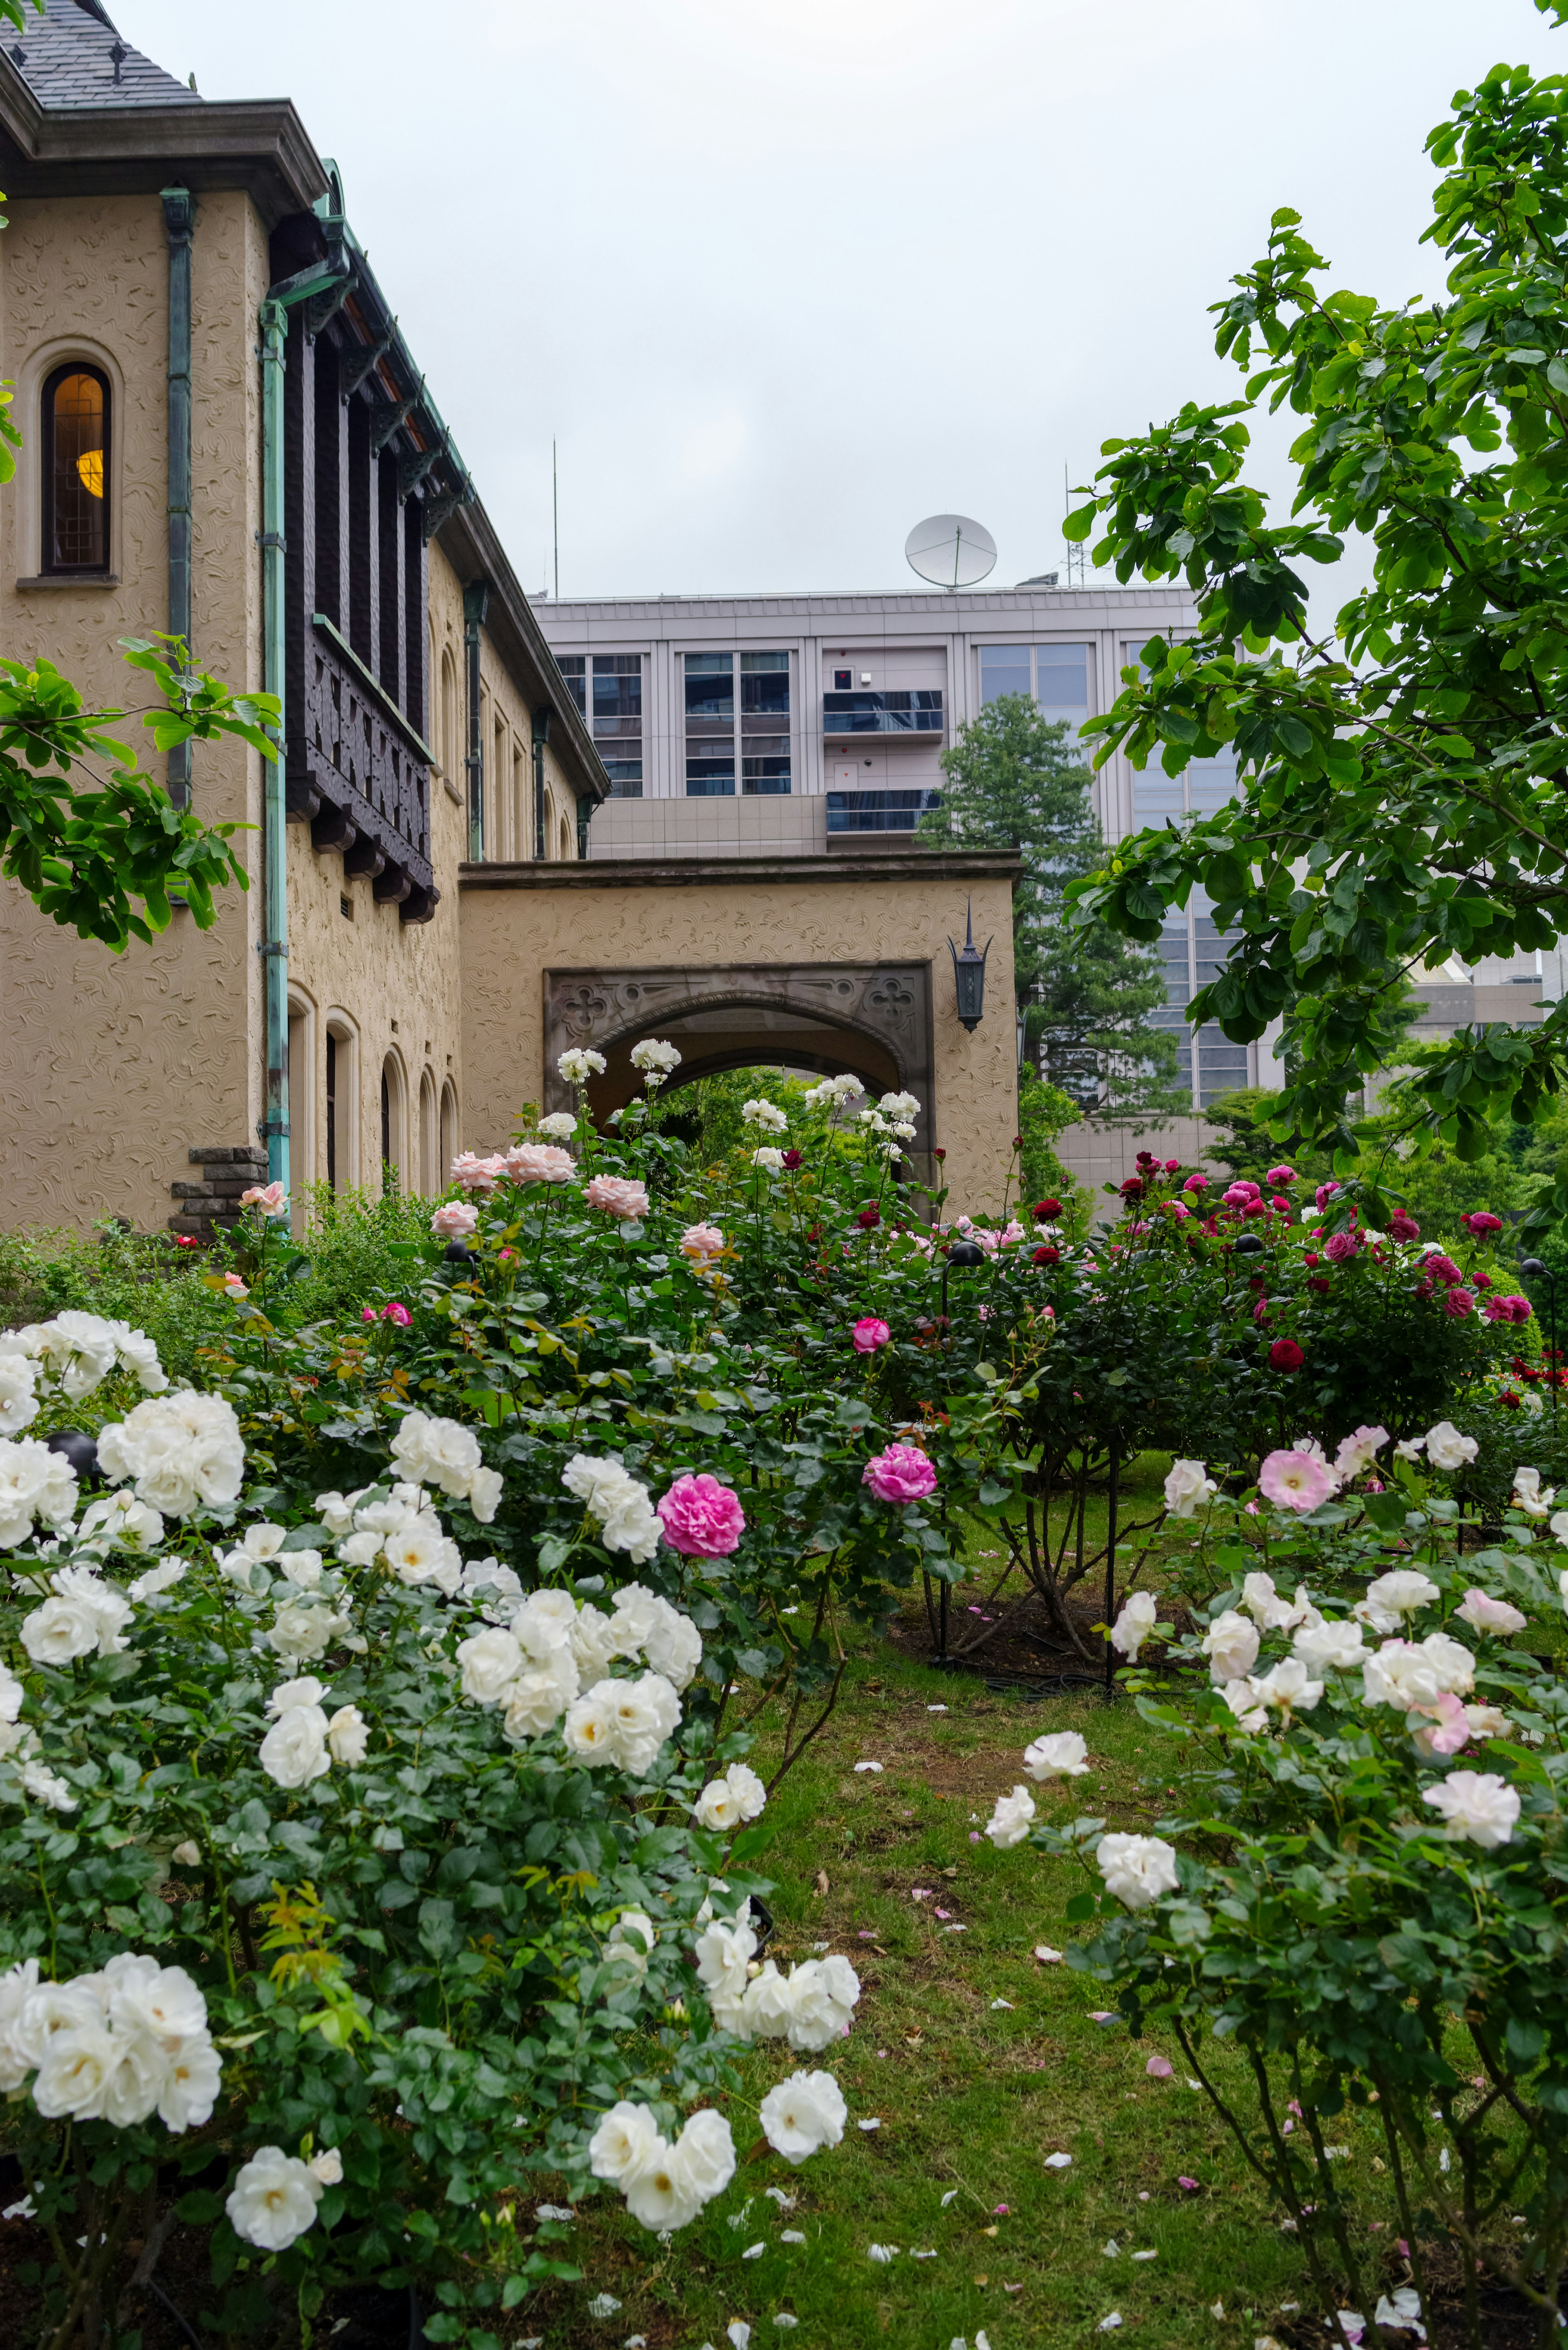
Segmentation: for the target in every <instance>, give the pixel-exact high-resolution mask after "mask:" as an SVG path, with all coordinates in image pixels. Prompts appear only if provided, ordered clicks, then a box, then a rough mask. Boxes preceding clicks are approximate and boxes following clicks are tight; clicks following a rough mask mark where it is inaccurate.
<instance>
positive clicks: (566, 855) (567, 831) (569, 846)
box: [560, 816, 577, 865]
mask: <svg viewBox="0 0 1568 2350" xmlns="http://www.w3.org/2000/svg"><path fill="white" fill-rule="evenodd" d="M576 853H577V851H576V844H575V843H574V841H573V839H572V827H571V826H570V825H569V824H568V823H567V822H566V817H565V816H563V817H562V818H561V859H560V861H561V863H562V864H563V865H570V864H571V862H572V861H573V859H574V858H575V857H576Z"/></svg>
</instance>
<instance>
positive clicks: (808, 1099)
mask: <svg viewBox="0 0 1568 2350" xmlns="http://www.w3.org/2000/svg"><path fill="white" fill-rule="evenodd" d="M865 1090H866V1088H865V1087H864V1086H863V1085H862V1084H861V1082H860V1080H859V1078H858V1077H852V1076H850V1075H849V1073H848V1072H847V1070H846V1071H845V1073H844V1074H843V1076H836V1077H824V1078H823V1080H822V1083H821V1084H820V1085H819V1086H808V1087H806V1092H805V1104H806V1107H807V1108H808V1109H826V1108H832V1109H835V1110H837V1109H840V1108H842V1107H843V1106H844V1104H845V1103H846V1102H852V1101H854V1100H856V1099H857V1097H858V1096H859V1095H861V1094H863V1093H864V1092H865Z"/></svg>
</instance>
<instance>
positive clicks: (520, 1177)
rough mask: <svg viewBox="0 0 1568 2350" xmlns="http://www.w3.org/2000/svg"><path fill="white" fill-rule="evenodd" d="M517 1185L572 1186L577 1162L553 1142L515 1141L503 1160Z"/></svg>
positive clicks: (568, 1152) (567, 1151)
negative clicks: (546, 1184) (559, 1184)
mask: <svg viewBox="0 0 1568 2350" xmlns="http://www.w3.org/2000/svg"><path fill="white" fill-rule="evenodd" d="M501 1164H502V1166H503V1167H504V1170H505V1172H506V1173H507V1174H508V1175H509V1176H510V1177H511V1179H512V1180H513V1182H514V1183H570V1182H573V1181H575V1180H576V1172H577V1162H576V1159H574V1158H573V1156H572V1154H571V1152H570V1151H569V1150H563V1149H561V1148H560V1146H559V1145H558V1144H557V1143H554V1142H514V1144H513V1146H512V1148H511V1149H510V1150H508V1151H507V1152H506V1153H505V1155H504V1158H503V1159H502V1161H501Z"/></svg>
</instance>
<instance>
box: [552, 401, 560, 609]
mask: <svg viewBox="0 0 1568 2350" xmlns="http://www.w3.org/2000/svg"><path fill="white" fill-rule="evenodd" d="M550 520H551V529H552V532H553V534H554V537H555V542H556V603H557V604H558V603H559V602H560V600H561V496H560V491H559V488H558V486H557V484H556V444H555V442H553V441H552V442H551V443H550Z"/></svg>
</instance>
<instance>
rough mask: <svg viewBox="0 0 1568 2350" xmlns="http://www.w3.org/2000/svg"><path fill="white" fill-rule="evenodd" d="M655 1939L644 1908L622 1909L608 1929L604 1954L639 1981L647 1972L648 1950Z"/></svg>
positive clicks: (655, 1936)
mask: <svg viewBox="0 0 1568 2350" xmlns="http://www.w3.org/2000/svg"><path fill="white" fill-rule="evenodd" d="M657 1939H658V1936H657V1935H656V1934H655V1932H654V1929H653V1920H652V1918H650V1917H649V1914H648V1912H647V1910H646V1909H623V1910H622V1911H621V1913H620V1916H619V1917H618V1918H617V1919H616V1921H615V1924H614V1925H613V1926H612V1927H611V1928H610V1930H609V1939H608V1940H607V1942H606V1944H605V1947H604V1956H605V1958H606V1960H607V1961H609V1962H610V1963H611V1964H613V1965H616V1966H619V1967H622V1968H625V1969H627V1970H629V1971H630V1972H631V1973H632V1974H634V1975H636V1976H637V1977H638V1978H639V1980H640V1978H641V1977H642V1976H643V1975H645V1974H646V1973H647V1972H648V1959H649V1951H650V1950H652V1948H653V1945H654V1943H655V1942H656V1940H657Z"/></svg>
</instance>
